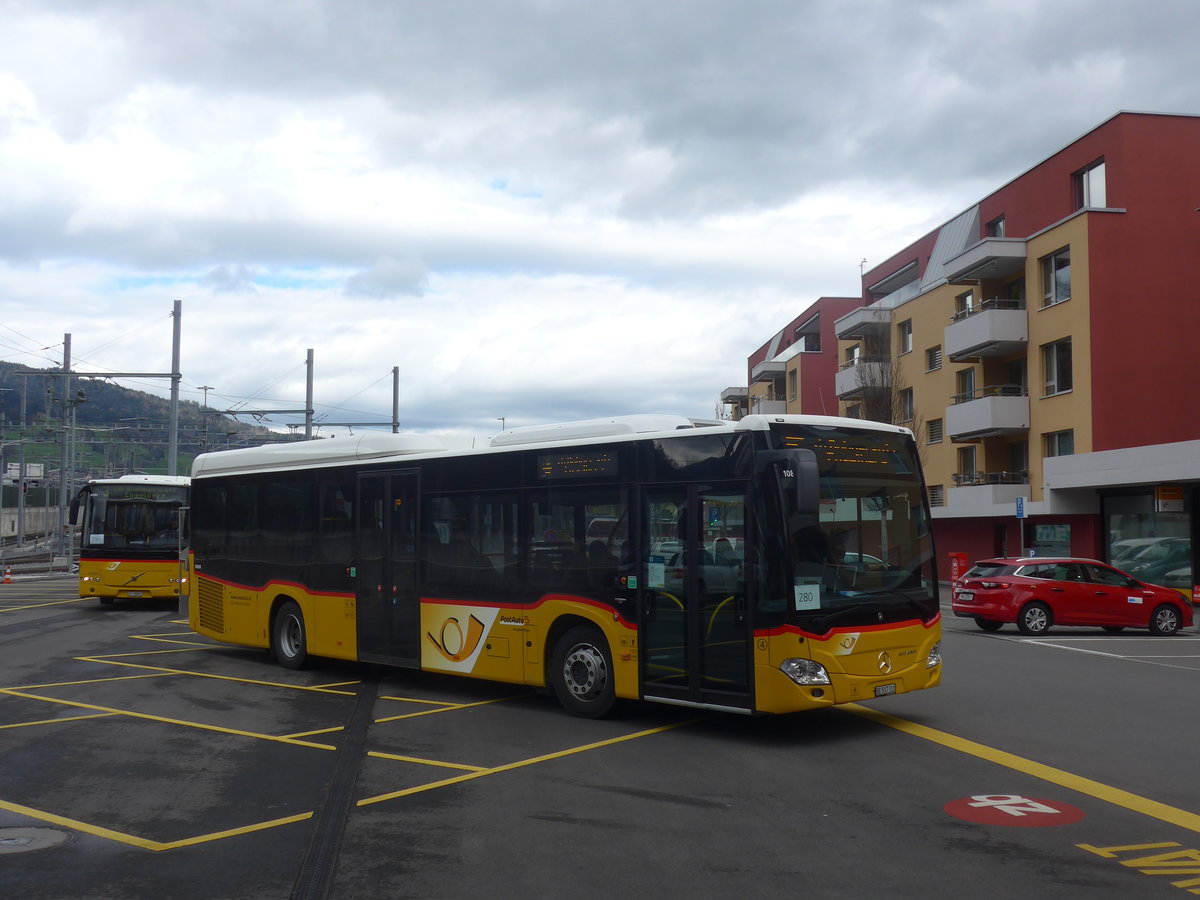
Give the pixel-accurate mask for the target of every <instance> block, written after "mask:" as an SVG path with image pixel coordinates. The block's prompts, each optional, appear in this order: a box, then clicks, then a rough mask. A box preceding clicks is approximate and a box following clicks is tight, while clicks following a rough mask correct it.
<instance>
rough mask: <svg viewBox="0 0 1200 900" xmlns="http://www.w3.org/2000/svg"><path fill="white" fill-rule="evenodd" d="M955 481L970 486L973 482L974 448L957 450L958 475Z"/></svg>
mask: <svg viewBox="0 0 1200 900" xmlns="http://www.w3.org/2000/svg"><path fill="white" fill-rule="evenodd" d="M955 480H956V481H958V482H960V483H961V484H971V483H972V482H973V481H974V480H975V447H974V446H970V447H959V448H958V475H957V476H956V477H955Z"/></svg>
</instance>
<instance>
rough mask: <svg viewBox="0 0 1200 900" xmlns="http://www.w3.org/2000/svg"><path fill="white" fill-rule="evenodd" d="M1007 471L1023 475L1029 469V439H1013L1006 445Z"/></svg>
mask: <svg viewBox="0 0 1200 900" xmlns="http://www.w3.org/2000/svg"><path fill="white" fill-rule="evenodd" d="M1008 471H1010V472H1012V473H1013V474H1014V475H1022V476H1024V475H1025V474H1026V473H1028V471H1029V441H1013V442H1012V443H1011V444H1009V445H1008Z"/></svg>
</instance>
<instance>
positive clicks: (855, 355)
mask: <svg viewBox="0 0 1200 900" xmlns="http://www.w3.org/2000/svg"><path fill="white" fill-rule="evenodd" d="M861 353H862V348H861V347H860V346H859V345H858V344H854V345H852V346H850V347H847V348H846V362H845V364H844V365H843V366H842V368H843V369H848V368H850V367H851V366H857V365H858V359H859V356H860V355H861Z"/></svg>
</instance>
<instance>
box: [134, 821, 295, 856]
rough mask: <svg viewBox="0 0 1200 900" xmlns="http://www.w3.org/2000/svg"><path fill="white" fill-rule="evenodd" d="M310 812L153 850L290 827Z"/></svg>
mask: <svg viewBox="0 0 1200 900" xmlns="http://www.w3.org/2000/svg"><path fill="white" fill-rule="evenodd" d="M312 817H313V814H312V813H311V812H306V813H299V814H297V815H294V816H285V817H284V818H282V819H272V820H271V821H269V822H255V823H254V824H253V825H243V826H242V827H241V828H230V829H227V830H226V831H214V832H213V833H212V834H200V835H197V836H196V837H191V838H183V839H182V840H178V841H170V842H169V843H165V844H159V845H158V846H157V847H154V848H153V849H155V850H176V849H178V848H179V847H191V846H194V845H196V844H206V843H208V842H209V841H219V840H222V839H224V838H228V837H237V836H238V835H240V834H253V833H254V832H256V831H265V830H266V829H268V828H278V827H279V826H280V825H292V824H294V823H296V822H303V821H305V820H306V819H311V818H312Z"/></svg>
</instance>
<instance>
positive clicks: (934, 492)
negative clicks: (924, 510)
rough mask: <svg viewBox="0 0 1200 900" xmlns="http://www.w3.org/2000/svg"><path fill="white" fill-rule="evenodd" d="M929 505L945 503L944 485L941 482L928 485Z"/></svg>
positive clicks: (943, 504) (942, 504)
mask: <svg viewBox="0 0 1200 900" xmlns="http://www.w3.org/2000/svg"><path fill="white" fill-rule="evenodd" d="M929 505H930V506H945V505H946V487H945V485H941V484H931V485H929Z"/></svg>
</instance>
